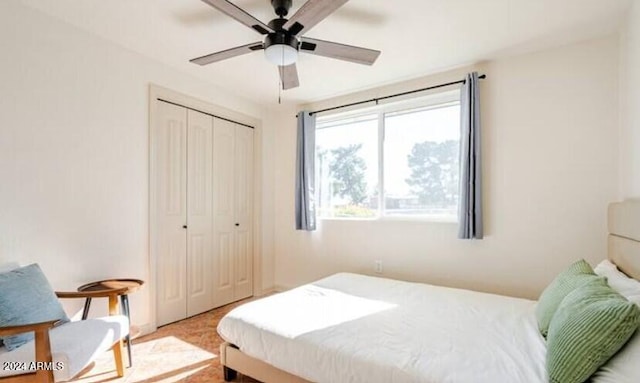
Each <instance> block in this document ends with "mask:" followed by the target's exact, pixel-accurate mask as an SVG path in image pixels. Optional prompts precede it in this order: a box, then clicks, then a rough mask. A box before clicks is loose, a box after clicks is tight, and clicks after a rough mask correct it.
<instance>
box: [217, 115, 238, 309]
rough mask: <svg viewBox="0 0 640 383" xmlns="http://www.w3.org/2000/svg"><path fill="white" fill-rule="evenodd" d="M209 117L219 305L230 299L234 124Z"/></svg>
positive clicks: (232, 286) (233, 228) (231, 281)
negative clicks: (210, 121)
mask: <svg viewBox="0 0 640 383" xmlns="http://www.w3.org/2000/svg"><path fill="white" fill-rule="evenodd" d="M213 121H214V122H213V222H214V223H213V249H214V268H215V274H214V285H213V289H214V291H213V296H214V302H215V306H222V305H226V304H227V303H231V302H233V301H234V282H235V278H234V275H233V273H234V265H233V263H234V252H235V250H234V247H235V240H234V239H235V235H234V233H235V223H236V222H235V214H234V204H235V198H234V197H235V196H234V183H235V182H234V181H235V176H234V164H233V162H234V152H235V144H234V143H235V124H233V123H231V122H228V121H225V120H221V119H218V118H214V120H213Z"/></svg>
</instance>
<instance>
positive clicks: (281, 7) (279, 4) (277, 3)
mask: <svg viewBox="0 0 640 383" xmlns="http://www.w3.org/2000/svg"><path fill="white" fill-rule="evenodd" d="M291 3H292V0H271V6H272V7H273V10H274V11H276V15H278V16H280V17H284V16H286V15H287V13H289V8H291Z"/></svg>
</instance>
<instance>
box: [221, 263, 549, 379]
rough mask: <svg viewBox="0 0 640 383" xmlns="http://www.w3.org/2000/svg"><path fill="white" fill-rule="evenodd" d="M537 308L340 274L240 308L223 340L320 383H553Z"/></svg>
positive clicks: (227, 321) (224, 325)
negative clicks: (537, 321)
mask: <svg viewBox="0 0 640 383" xmlns="http://www.w3.org/2000/svg"><path fill="white" fill-rule="evenodd" d="M534 306H535V302H534V301H529V300H524V299H517V298H510V297H505V296H499V295H492V294H484V293H478V292H473V291H468V290H459V289H451V288H445V287H438V286H431V285H426V284H419V283H408V282H401V281H395V280H390V279H383V278H374V277H368V276H363V275H357V274H348V273H341V274H336V275H333V276H330V277H328V278H325V279H322V280H320V281H317V282H314V283H311V284H308V285H304V286H301V287H299V288H296V289H293V290H290V291H287V292H284V293H281V294H277V295H273V296H270V297H267V298H264V299H261V300H258V301H254V302H250V303H247V304H245V305H242V306H240V307H238V308H236V309H234V310H233V311H231V312H230V313H229V314H228V315H227V316H225V317H224V318H223V319H222V320H221V321H220V324H219V325H218V332H219V333H220V335H221V336H222V337H223V338H224V339H225V340H226V341H228V342H230V343H233V344H235V345H237V346H238V347H239V348H240V349H241V350H242V351H243V352H244V353H246V354H247V355H250V356H253V357H255V358H258V359H261V360H264V361H266V362H267V363H269V364H271V365H273V366H275V367H278V368H280V369H282V370H285V371H288V372H290V373H292V374H294V375H297V376H300V377H303V378H305V379H307V380H310V381H312V382H318V383H347V382H353V383H356V382H357V383H376V382H379V383H395V382H403V383H404V382H425V383H447V382H456V383H460V382H473V383H478V382H491V383H499V382H505V383H517V382H523V383H537V382H547V378H546V370H545V353H546V346H545V342H544V339H543V338H542V336H541V335H540V334H539V332H538V329H537V325H536V321H535V316H534Z"/></svg>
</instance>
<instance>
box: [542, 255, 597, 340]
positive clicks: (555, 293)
mask: <svg viewBox="0 0 640 383" xmlns="http://www.w3.org/2000/svg"><path fill="white" fill-rule="evenodd" d="M594 278H596V274H595V273H594V272H593V269H592V268H591V265H589V264H588V263H587V262H586V261H585V260H584V259H581V260H579V261H578V262H576V263H574V264H572V265H571V266H569V267H568V268H567V269H566V270H565V271H563V272H561V273H560V274H558V276H556V278H555V279H554V280H553V281H552V282H551V283H550V284H549V286H547V288H546V289H544V291H543V292H542V294H541V295H540V299H538V305H537V306H536V318H537V320H538V329H540V333H541V334H542V336H544V337H546V336H547V332H548V331H549V323H550V322H551V318H552V317H553V314H555V312H556V310H557V309H558V306H560V302H562V299H564V297H566V296H567V294H569V293H570V292H571V291H573V290H574V289H575V288H576V287H578V286H581V285H583V284H585V283H587V282H589V281H590V280H593V279H594Z"/></svg>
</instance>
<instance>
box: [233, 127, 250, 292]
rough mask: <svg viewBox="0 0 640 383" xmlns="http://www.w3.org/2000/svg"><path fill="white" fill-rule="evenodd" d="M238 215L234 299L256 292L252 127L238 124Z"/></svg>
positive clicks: (235, 202) (236, 177)
mask: <svg viewBox="0 0 640 383" xmlns="http://www.w3.org/2000/svg"><path fill="white" fill-rule="evenodd" d="M233 163H234V167H235V172H234V180H233V184H234V188H235V197H236V198H235V201H234V210H235V218H236V223H237V225H236V227H235V229H236V236H235V270H234V277H235V280H234V285H235V286H234V299H235V300H238V299H242V298H246V297H249V296H251V295H253V273H252V271H253V219H252V218H253V129H251V128H247V127H245V126H242V125H237V124H236V126H235V153H234V160H233Z"/></svg>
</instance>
